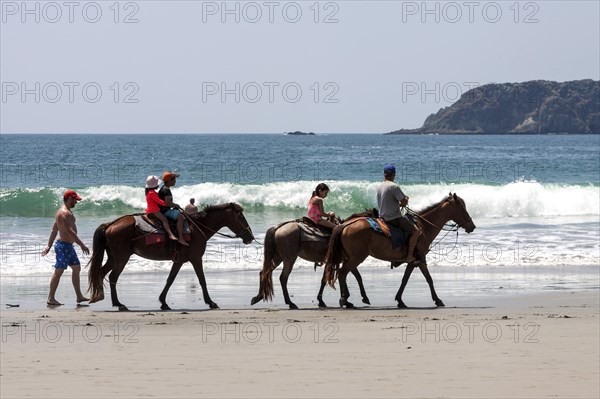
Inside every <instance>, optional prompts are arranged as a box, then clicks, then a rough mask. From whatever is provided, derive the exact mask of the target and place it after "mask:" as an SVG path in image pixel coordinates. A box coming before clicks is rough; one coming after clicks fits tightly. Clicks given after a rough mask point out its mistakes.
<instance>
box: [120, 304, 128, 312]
mask: <svg viewBox="0 0 600 399" xmlns="http://www.w3.org/2000/svg"><path fill="white" fill-rule="evenodd" d="M119 312H129V308H128V307H127V306H125V305H119Z"/></svg>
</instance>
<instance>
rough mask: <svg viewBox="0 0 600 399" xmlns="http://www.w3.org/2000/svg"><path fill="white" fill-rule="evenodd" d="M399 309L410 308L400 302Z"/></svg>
mask: <svg viewBox="0 0 600 399" xmlns="http://www.w3.org/2000/svg"><path fill="white" fill-rule="evenodd" d="M398 308H399V309H408V306H406V305H405V304H404V302H402V301H398Z"/></svg>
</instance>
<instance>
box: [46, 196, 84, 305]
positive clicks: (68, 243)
mask: <svg viewBox="0 0 600 399" xmlns="http://www.w3.org/2000/svg"><path fill="white" fill-rule="evenodd" d="M63 201H64V205H62V206H61V207H60V209H59V210H58V212H56V217H55V219H54V225H53V226H52V232H51V233H50V238H49V239H48V245H46V246H45V247H44V249H43V250H42V256H46V255H47V254H48V252H49V251H50V248H51V247H52V244H53V243H54V240H55V239H56V236H57V235H58V239H57V240H56V244H54V252H56V264H55V265H54V274H52V278H51V279H50V294H49V295H48V305H51V306H59V305H62V303H60V302H58V301H57V300H56V298H55V295H56V289H57V288H58V283H59V282H60V278H61V276H62V274H63V272H64V271H65V270H67V266H71V270H73V274H72V281H73V287H74V288H75V294H77V303H81V302H85V301H89V298H86V297H84V296H83V294H82V293H81V288H80V283H79V274H80V272H81V264H80V262H79V258H78V257H77V253H76V252H75V248H74V247H73V243H76V244H77V245H79V247H80V248H81V250H82V251H83V253H84V254H85V255H89V254H90V250H89V249H88V247H86V246H85V244H84V243H83V242H82V241H81V240H80V239H79V237H77V226H76V225H75V216H74V215H73V212H71V209H72V208H73V207H74V206H75V205H76V204H77V201H81V197H80V196H79V195H77V193H76V192H75V191H73V190H67V191H65V193H64V195H63Z"/></svg>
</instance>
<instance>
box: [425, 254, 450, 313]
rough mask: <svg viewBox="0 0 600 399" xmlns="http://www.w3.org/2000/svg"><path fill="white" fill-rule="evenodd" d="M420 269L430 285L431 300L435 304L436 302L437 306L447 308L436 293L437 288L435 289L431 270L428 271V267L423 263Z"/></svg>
mask: <svg viewBox="0 0 600 399" xmlns="http://www.w3.org/2000/svg"><path fill="white" fill-rule="evenodd" d="M419 269H421V273H423V276H425V280H426V281H427V284H429V290H431V299H433V302H435V305H436V306H446V305H444V302H442V300H441V299H440V298H438V296H437V294H436V293H435V288H433V279H432V278H431V274H429V269H427V265H426V264H424V263H422V264H421V265H419Z"/></svg>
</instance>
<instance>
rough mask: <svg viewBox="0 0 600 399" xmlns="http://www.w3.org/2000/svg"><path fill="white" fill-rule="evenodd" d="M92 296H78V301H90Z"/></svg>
mask: <svg viewBox="0 0 600 399" xmlns="http://www.w3.org/2000/svg"><path fill="white" fill-rule="evenodd" d="M89 301H90V298H86V297H83V296H82V297H81V298H77V303H81V302H89Z"/></svg>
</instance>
